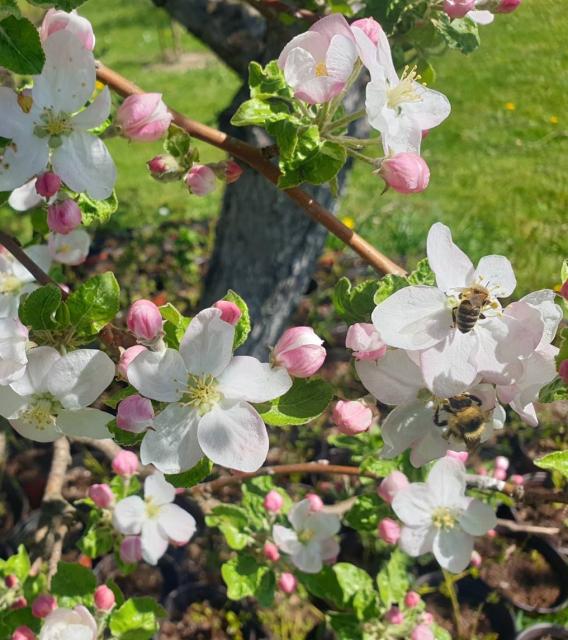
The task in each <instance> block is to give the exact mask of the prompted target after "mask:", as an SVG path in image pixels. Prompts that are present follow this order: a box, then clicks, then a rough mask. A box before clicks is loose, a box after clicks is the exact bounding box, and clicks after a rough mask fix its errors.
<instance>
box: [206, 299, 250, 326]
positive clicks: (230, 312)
mask: <svg viewBox="0 0 568 640" xmlns="http://www.w3.org/2000/svg"><path fill="white" fill-rule="evenodd" d="M213 306H214V307H215V309H219V311H220V312H221V320H223V321H224V322H227V323H229V324H232V325H233V326H234V325H236V324H237V322H238V321H239V320H240V319H241V316H242V315H243V314H242V311H241V310H240V309H239V307H237V305H236V304H235V303H234V302H230V301H229V300H218V301H217V302H216V303H215V304H214V305H213Z"/></svg>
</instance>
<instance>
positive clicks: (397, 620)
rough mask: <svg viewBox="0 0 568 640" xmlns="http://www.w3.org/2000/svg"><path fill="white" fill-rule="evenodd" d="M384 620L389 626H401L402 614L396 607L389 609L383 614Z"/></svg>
mask: <svg viewBox="0 0 568 640" xmlns="http://www.w3.org/2000/svg"><path fill="white" fill-rule="evenodd" d="M385 620H386V621H387V622H388V623H389V624H402V623H403V622H404V614H403V613H402V611H401V610H400V609H399V608H398V607H391V608H390V609H389V610H388V611H387V612H386V613H385Z"/></svg>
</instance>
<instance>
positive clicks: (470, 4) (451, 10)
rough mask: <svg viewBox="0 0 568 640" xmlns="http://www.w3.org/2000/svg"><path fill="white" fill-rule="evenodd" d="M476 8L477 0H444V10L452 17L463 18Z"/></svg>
mask: <svg viewBox="0 0 568 640" xmlns="http://www.w3.org/2000/svg"><path fill="white" fill-rule="evenodd" d="M474 8H475V0H444V11H445V12H446V14H447V15H448V16H449V17H450V18H452V19H453V18H463V17H464V16H465V15H466V14H467V13H469V12H470V11H471V10H472V9H474Z"/></svg>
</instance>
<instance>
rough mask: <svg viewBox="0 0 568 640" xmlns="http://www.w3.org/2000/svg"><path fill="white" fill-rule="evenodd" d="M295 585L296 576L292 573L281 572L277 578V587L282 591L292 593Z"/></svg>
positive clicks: (296, 584)
mask: <svg viewBox="0 0 568 640" xmlns="http://www.w3.org/2000/svg"><path fill="white" fill-rule="evenodd" d="M297 586H298V581H297V580H296V576H294V574H292V573H283V574H282V575H281V576H280V577H279V578H278V588H279V589H280V591H283V592H284V593H288V594H290V593H294V591H296V587H297Z"/></svg>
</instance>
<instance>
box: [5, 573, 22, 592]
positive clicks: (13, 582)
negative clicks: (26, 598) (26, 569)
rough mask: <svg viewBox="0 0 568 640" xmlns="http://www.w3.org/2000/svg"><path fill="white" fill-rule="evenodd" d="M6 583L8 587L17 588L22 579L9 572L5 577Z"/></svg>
mask: <svg viewBox="0 0 568 640" xmlns="http://www.w3.org/2000/svg"><path fill="white" fill-rule="evenodd" d="M4 584H5V585H6V586H7V587H8V589H15V588H16V587H17V586H18V585H19V584H20V581H19V580H18V578H17V577H16V576H15V575H13V574H9V575H7V576H6V577H5V578H4Z"/></svg>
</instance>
